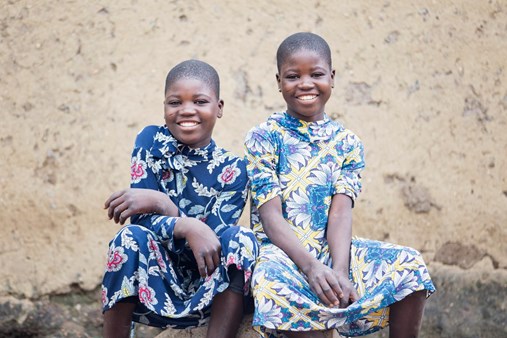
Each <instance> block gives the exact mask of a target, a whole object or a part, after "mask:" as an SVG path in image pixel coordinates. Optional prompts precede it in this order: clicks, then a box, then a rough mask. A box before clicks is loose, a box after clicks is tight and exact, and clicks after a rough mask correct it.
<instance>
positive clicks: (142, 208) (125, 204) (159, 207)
mask: <svg viewBox="0 0 507 338" xmlns="http://www.w3.org/2000/svg"><path fill="white" fill-rule="evenodd" d="M104 209H107V215H108V217H109V219H114V222H115V223H120V224H122V225H123V224H124V223H125V221H126V220H127V219H129V217H131V216H133V215H137V214H145V213H151V212H154V213H158V214H161V215H166V216H178V209H177V207H176V205H174V203H173V202H172V201H171V200H170V198H169V197H168V196H167V195H166V194H164V193H162V192H160V191H157V190H152V189H138V188H130V189H125V190H121V191H117V192H115V193H113V194H112V195H111V196H110V197H109V198H108V199H107V200H106V202H105V203H104Z"/></svg>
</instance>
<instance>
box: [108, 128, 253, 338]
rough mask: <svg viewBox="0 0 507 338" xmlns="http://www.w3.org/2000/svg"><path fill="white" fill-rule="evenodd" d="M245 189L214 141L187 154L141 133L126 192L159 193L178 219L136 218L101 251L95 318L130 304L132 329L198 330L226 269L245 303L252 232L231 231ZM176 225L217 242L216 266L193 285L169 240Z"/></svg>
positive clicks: (180, 251) (185, 258) (154, 134)
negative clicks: (189, 223) (182, 221)
mask: <svg viewBox="0 0 507 338" xmlns="http://www.w3.org/2000/svg"><path fill="white" fill-rule="evenodd" d="M247 182H248V179H247V176H246V167H245V162H244V161H243V160H242V159H240V158H238V157H236V156H234V155H233V154H231V153H229V152H227V151H225V150H224V149H222V148H220V147H217V146H216V145H215V143H214V141H211V143H210V144H209V145H208V146H207V147H204V148H199V149H192V148H189V147H186V146H184V145H182V144H179V143H178V141H177V140H176V139H175V138H174V137H172V135H171V134H170V133H169V130H168V129H167V128H166V127H165V126H162V127H159V126H149V127H146V128H145V129H143V130H142V131H141V132H140V133H139V135H138V136H137V139H136V144H135V147H134V150H133V153H132V161H131V187H132V188H144V189H154V190H158V191H161V192H164V193H166V194H167V195H168V196H169V197H170V198H171V200H172V201H173V202H174V203H175V205H176V206H177V207H178V209H179V213H180V214H179V216H178V217H169V216H163V215H157V214H143V215H136V216H133V217H132V218H131V222H132V224H131V225H128V226H125V227H123V228H122V229H121V230H120V231H119V232H118V233H117V235H116V236H115V237H114V239H113V240H112V241H111V242H110V245H109V252H108V262H107V266H106V271H105V274H104V279H103V283H102V304H103V310H104V311H107V310H109V309H110V308H111V307H112V306H113V305H114V304H116V303H117V302H119V301H121V300H123V299H125V298H127V297H135V298H134V299H135V301H136V304H137V306H136V309H135V312H134V318H133V320H134V321H136V322H140V323H144V324H148V325H152V326H158V327H174V328H188V327H196V326H201V325H204V324H205V323H206V322H207V319H208V317H209V314H210V308H211V303H212V299H213V296H214V295H216V294H217V293H219V292H222V291H224V290H225V289H226V288H227V287H228V285H229V276H228V274H227V269H228V267H229V266H231V265H235V266H236V267H237V268H238V269H240V270H243V271H244V275H245V290H244V293H245V295H247V294H248V293H249V282H250V277H251V274H252V271H253V267H254V264H255V259H256V256H257V253H258V245H257V241H256V239H255V236H254V234H253V233H252V231H251V230H250V229H248V228H245V227H241V226H237V225H236V224H237V222H238V219H239V217H240V216H241V213H242V210H243V207H244V205H245V202H246V198H247ZM181 217H194V218H197V219H199V220H201V221H202V222H204V223H206V224H207V225H208V226H210V227H211V228H212V229H213V230H214V231H215V233H216V234H217V236H218V237H219V239H220V242H221V246H222V255H221V264H220V266H219V267H218V268H217V269H216V270H215V271H214V272H213V274H212V275H211V276H208V277H206V278H201V276H200V275H199V272H198V269H197V264H196V262H195V259H194V256H193V254H192V251H191V250H190V248H189V247H188V244H187V243H186V241H185V240H184V239H175V238H174V237H173V230H174V225H175V224H176V222H177V221H178V219H179V218H181ZM130 299H132V298H130Z"/></svg>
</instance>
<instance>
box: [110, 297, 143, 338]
mask: <svg viewBox="0 0 507 338" xmlns="http://www.w3.org/2000/svg"><path fill="white" fill-rule="evenodd" d="M135 307H136V304H135V303H128V302H120V303H116V304H115V305H114V306H113V307H112V308H111V309H109V310H108V311H106V312H105V313H104V326H103V330H102V334H103V336H104V338H128V337H129V334H130V325H131V323H132V313H134V309H135Z"/></svg>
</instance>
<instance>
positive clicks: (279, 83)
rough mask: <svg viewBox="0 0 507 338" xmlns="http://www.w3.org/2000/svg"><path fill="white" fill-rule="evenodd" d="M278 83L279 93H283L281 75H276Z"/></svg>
mask: <svg viewBox="0 0 507 338" xmlns="http://www.w3.org/2000/svg"><path fill="white" fill-rule="evenodd" d="M275 76H276V82H277V83H278V91H279V92H281V91H282V84H281V79H280V74H278V73H276V75H275Z"/></svg>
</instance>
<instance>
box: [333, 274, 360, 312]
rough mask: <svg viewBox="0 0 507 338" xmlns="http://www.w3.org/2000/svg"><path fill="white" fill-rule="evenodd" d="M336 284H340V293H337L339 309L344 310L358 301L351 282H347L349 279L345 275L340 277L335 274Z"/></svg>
mask: <svg viewBox="0 0 507 338" xmlns="http://www.w3.org/2000/svg"><path fill="white" fill-rule="evenodd" d="M335 274H336V276H337V279H338V284H340V289H341V290H342V293H341V294H339V293H338V295H337V296H338V299H339V300H340V308H346V307H347V306H349V305H350V304H352V303H354V302H355V301H357V300H358V299H359V295H358V294H357V291H356V289H355V288H354V286H353V285H352V282H351V281H350V280H349V277H348V276H346V275H341V274H338V273H336V272H335Z"/></svg>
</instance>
